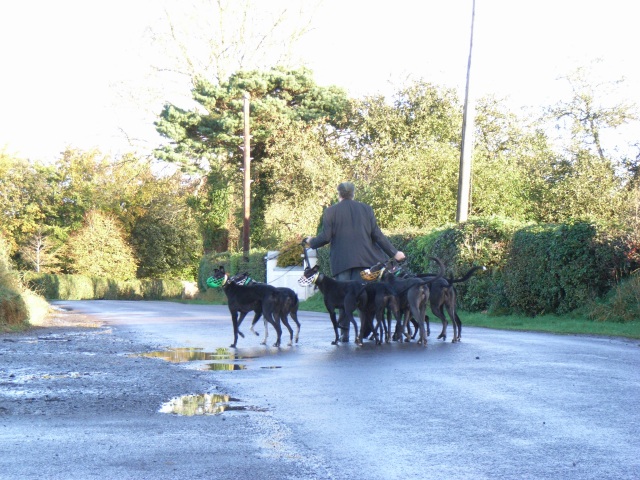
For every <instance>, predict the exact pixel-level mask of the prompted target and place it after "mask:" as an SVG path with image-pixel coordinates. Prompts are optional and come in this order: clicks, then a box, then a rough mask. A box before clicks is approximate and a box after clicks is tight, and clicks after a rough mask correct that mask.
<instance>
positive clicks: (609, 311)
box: [583, 272, 640, 323]
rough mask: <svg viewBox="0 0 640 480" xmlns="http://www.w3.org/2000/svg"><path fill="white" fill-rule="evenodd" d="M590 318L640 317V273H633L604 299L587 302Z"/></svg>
mask: <svg viewBox="0 0 640 480" xmlns="http://www.w3.org/2000/svg"><path fill="white" fill-rule="evenodd" d="M583 310H587V316H588V318H590V319H592V320H595V321H598V322H620V323H625V322H634V321H638V319H639V318H640V275H639V274H638V272H635V273H634V274H633V275H631V276H630V277H628V278H627V279H626V280H624V281H622V282H621V283H620V284H619V285H617V286H616V287H615V288H613V289H612V290H611V291H610V292H609V293H608V294H607V296H606V298H605V299H604V300H602V301H595V300H592V301H590V302H589V303H588V304H587V308H585V309H583Z"/></svg>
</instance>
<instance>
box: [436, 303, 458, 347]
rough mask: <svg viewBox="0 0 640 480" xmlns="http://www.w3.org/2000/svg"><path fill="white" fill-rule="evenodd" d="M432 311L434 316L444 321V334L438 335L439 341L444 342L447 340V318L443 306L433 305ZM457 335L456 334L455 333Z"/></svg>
mask: <svg viewBox="0 0 640 480" xmlns="http://www.w3.org/2000/svg"><path fill="white" fill-rule="evenodd" d="M431 311H432V312H433V314H434V315H435V316H436V317H438V318H439V319H440V320H441V321H442V332H440V335H438V340H440V339H442V340H443V341H446V340H447V326H448V322H447V317H445V315H444V312H443V311H442V305H435V306H434V305H431ZM454 335H455V332H454Z"/></svg>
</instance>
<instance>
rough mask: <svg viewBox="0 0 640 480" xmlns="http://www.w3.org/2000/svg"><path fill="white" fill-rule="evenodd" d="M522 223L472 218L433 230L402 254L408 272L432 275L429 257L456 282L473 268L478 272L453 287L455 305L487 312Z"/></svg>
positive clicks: (432, 268)
mask: <svg viewBox="0 0 640 480" xmlns="http://www.w3.org/2000/svg"><path fill="white" fill-rule="evenodd" d="M522 225H523V224H522V223H520V222H514V221H512V220H509V219H503V218H499V217H490V218H486V219H485V218H474V219H471V220H469V221H468V222H465V223H460V224H456V225H451V226H449V227H444V228H441V229H437V230H433V231H431V232H430V233H428V234H426V235H422V236H419V237H416V238H415V239H414V240H412V241H411V242H409V243H408V245H407V248H406V250H405V253H406V254H407V258H408V266H409V268H410V269H411V270H412V271H414V272H417V273H426V272H432V271H434V266H433V262H432V261H431V260H429V257H437V258H439V259H440V260H442V261H443V262H444V264H445V265H446V266H447V270H446V277H447V278H460V277H462V276H463V275H464V274H465V273H467V271H468V270H469V269H470V268H471V267H473V266H476V265H484V266H485V267H487V270H488V271H487V272H478V273H477V274H476V275H474V276H472V277H471V279H469V281H467V282H466V283H458V284H456V290H457V292H458V305H459V306H460V307H461V308H463V309H465V310H468V311H480V310H486V309H488V308H489V306H490V304H491V303H492V301H493V299H494V297H495V296H496V295H497V294H499V292H500V289H499V286H498V285H497V284H496V280H497V278H499V272H500V270H501V269H502V267H503V265H504V263H505V261H506V256H507V250H508V247H509V244H510V242H511V238H512V236H513V233H514V232H515V231H516V230H517V229H518V228H520V227H522Z"/></svg>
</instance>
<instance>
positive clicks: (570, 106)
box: [549, 67, 638, 161]
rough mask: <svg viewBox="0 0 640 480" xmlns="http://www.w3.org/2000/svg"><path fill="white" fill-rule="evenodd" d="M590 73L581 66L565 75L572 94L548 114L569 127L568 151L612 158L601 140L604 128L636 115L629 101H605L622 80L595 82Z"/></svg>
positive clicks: (629, 119) (633, 118)
mask: <svg viewBox="0 0 640 480" xmlns="http://www.w3.org/2000/svg"><path fill="white" fill-rule="evenodd" d="M590 75H591V72H590V71H589V69H588V68H585V67H582V68H578V69H577V70H576V71H574V72H573V73H572V74H569V75H568V76H566V77H565V78H566V80H567V81H568V82H569V84H570V86H571V89H572V91H573V96H572V98H571V99H570V100H569V101H565V102H562V101H561V102H558V104H556V105H555V106H553V107H551V108H550V109H549V115H550V116H551V117H552V118H553V119H555V120H556V121H557V122H559V123H558V124H557V128H559V129H562V128H567V129H568V130H569V132H570V134H571V143H570V145H569V147H568V148H569V149H570V150H571V151H575V150H576V149H577V150H584V151H587V152H589V153H590V154H591V155H596V156H598V157H599V158H600V159H601V160H605V159H607V160H609V161H613V160H614V159H613V158H612V156H611V154H610V153H609V152H608V149H607V148H606V147H605V145H604V142H603V137H604V135H605V132H606V130H608V129H613V128H617V127H620V126H621V125H624V124H626V123H629V122H632V121H634V120H638V116H637V113H636V112H635V111H634V107H633V106H632V105H631V104H629V103H626V102H619V103H616V104H612V103H611V102H612V100H608V99H609V98H610V96H611V94H612V92H613V91H614V90H615V87H616V86H617V85H619V84H620V83H621V82H622V80H617V81H613V82H603V83H599V84H594V83H593V81H591V80H590V79H589V77H590ZM565 121H566V123H565Z"/></svg>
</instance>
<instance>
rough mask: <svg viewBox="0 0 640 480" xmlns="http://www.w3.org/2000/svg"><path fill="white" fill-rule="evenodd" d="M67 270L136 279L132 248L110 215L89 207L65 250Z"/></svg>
mask: <svg viewBox="0 0 640 480" xmlns="http://www.w3.org/2000/svg"><path fill="white" fill-rule="evenodd" d="M64 253H65V255H64V258H65V264H66V267H67V271H68V273H75V274H80V275H87V276H90V277H103V278H113V279H122V280H130V279H134V278H136V269H137V265H136V261H135V256H134V253H133V249H132V248H131V247H130V246H129V245H128V244H127V242H126V240H125V236H124V233H123V231H122V228H121V227H120V226H119V225H118V222H117V221H116V220H115V218H113V216H110V215H106V214H103V213H101V212H98V211H96V210H91V211H89V212H88V213H87V215H86V216H85V220H84V223H83V225H82V227H81V228H80V229H79V230H78V231H76V232H74V233H73V234H72V235H71V237H70V238H69V241H68V242H67V245H66V247H65V251H64Z"/></svg>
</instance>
